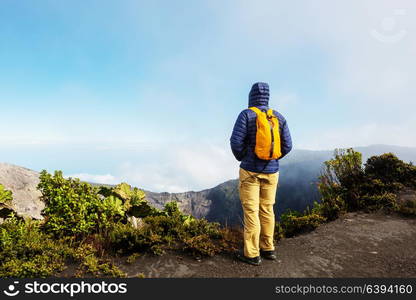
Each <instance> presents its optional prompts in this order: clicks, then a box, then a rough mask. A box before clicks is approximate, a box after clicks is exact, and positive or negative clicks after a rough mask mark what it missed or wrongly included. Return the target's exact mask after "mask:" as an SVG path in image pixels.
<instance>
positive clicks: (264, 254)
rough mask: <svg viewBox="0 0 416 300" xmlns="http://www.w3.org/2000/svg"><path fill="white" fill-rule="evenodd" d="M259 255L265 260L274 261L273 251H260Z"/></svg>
mask: <svg viewBox="0 0 416 300" xmlns="http://www.w3.org/2000/svg"><path fill="white" fill-rule="evenodd" d="M260 255H261V257H263V258H265V259H270V260H276V258H277V257H276V253H275V252H274V251H263V250H260Z"/></svg>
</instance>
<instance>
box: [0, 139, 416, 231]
mask: <svg viewBox="0 0 416 300" xmlns="http://www.w3.org/2000/svg"><path fill="white" fill-rule="evenodd" d="M354 149H355V150H356V151H359V152H361V153H362V154H363V161H364V162H365V161H366V160H367V158H369V157H370V156H373V155H380V154H383V153H386V152H393V153H395V154H396V155H397V156H398V157H399V158H400V159H402V160H404V161H406V162H409V161H412V162H416V148H409V147H399V146H388V145H372V146H368V147H356V148H354ZM331 157H333V151H311V150H293V151H292V152H291V153H290V154H289V155H288V156H287V157H285V158H284V159H282V161H281V167H280V176H279V188H278V191H277V198H276V205H275V212H276V215H277V216H279V215H280V214H281V213H282V212H284V211H285V210H286V209H288V208H290V209H295V210H298V211H303V210H304V209H306V208H307V207H308V206H312V204H313V202H314V201H315V200H318V199H319V193H318V190H317V187H316V183H317V180H318V176H319V174H320V172H321V170H322V166H323V162H324V161H326V160H328V159H330V158H331ZM0 183H1V184H3V185H4V186H5V187H6V188H7V189H10V190H12V191H13V196H14V199H13V203H12V209H13V210H14V211H16V212H17V213H18V214H19V215H24V216H30V217H32V218H37V219H39V218H42V217H41V215H40V212H41V210H42V209H43V207H44V204H43V202H41V201H40V200H39V196H40V192H39V191H38V190H37V189H36V186H37V184H38V183H39V173H37V172H35V171H32V170H29V169H26V168H22V167H18V166H13V165H10V164H4V163H0ZM145 192H146V198H147V199H148V201H149V202H150V203H151V204H153V205H154V206H155V207H158V208H161V207H163V206H164V205H165V203H167V202H170V201H177V202H178V204H179V207H180V208H181V210H182V211H184V212H185V213H188V214H192V215H193V216H195V217H197V218H202V217H204V218H206V219H208V220H209V221H217V222H220V223H222V224H229V225H234V224H242V210H241V204H240V200H239V193H238V180H237V179H234V180H229V181H226V182H224V183H221V184H219V185H217V186H216V187H213V188H211V189H206V190H202V191H199V192H194V191H190V192H184V193H154V192H151V191H145ZM7 211H8V209H6V208H3V207H2V206H1V205H0V218H1V217H2V212H4V213H7Z"/></svg>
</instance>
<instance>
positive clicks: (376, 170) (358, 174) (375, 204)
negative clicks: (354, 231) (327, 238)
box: [275, 149, 416, 239]
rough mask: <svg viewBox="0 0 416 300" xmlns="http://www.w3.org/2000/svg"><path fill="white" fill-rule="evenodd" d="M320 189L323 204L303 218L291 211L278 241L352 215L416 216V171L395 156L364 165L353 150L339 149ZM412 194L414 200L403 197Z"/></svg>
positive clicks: (278, 227)
mask: <svg viewBox="0 0 416 300" xmlns="http://www.w3.org/2000/svg"><path fill="white" fill-rule="evenodd" d="M318 189H319V192H320V194H321V201H320V202H319V203H315V205H314V207H313V209H312V210H307V211H305V212H304V213H303V214H302V213H299V212H297V211H291V210H289V211H287V212H285V213H283V214H282V215H281V217H280V222H279V223H277V224H276V228H275V238H276V239H280V238H282V237H291V236H294V235H296V234H299V233H303V232H308V231H311V230H313V229H315V228H316V227H318V226H319V225H320V224H322V223H324V222H327V221H331V220H335V219H337V218H338V217H339V216H340V215H341V214H343V213H346V212H350V211H357V210H362V211H367V212H371V211H378V210H383V211H384V212H387V213H391V212H398V213H401V214H403V215H406V216H416V196H415V195H416V167H415V166H414V165H413V164H412V163H405V162H403V161H401V160H400V159H398V158H397V157H396V156H395V155H394V154H392V153H386V154H382V155H379V156H372V157H370V158H369V159H368V160H367V162H366V163H365V164H364V165H363V163H362V155H361V153H359V152H356V151H354V150H353V149H337V150H335V153H334V158H333V159H330V160H328V161H326V162H325V163H324V168H323V171H322V174H321V176H320V178H319V183H318ZM406 191H410V195H413V196H412V198H406V199H405V200H402V199H401V197H400V195H401V193H403V192H406Z"/></svg>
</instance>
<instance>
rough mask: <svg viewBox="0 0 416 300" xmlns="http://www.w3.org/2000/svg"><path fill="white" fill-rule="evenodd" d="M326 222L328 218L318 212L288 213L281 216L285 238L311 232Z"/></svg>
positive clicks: (281, 225) (280, 225)
mask: <svg viewBox="0 0 416 300" xmlns="http://www.w3.org/2000/svg"><path fill="white" fill-rule="evenodd" d="M325 222H326V218H325V217H323V216H321V215H319V214H318V213H316V212H307V213H305V214H302V213H300V212H297V211H288V212H286V213H283V214H282V215H281V216H280V224H279V225H278V226H279V227H281V232H282V233H283V235H284V237H292V236H294V235H297V234H299V233H304V232H309V231H312V230H314V229H315V228H317V227H318V226H319V225H321V224H322V223H325Z"/></svg>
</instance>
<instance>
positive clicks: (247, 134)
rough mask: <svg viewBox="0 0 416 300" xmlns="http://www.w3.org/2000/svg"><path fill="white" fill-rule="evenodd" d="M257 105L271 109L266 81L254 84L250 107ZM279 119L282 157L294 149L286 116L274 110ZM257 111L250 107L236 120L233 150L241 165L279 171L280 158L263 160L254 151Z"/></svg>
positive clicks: (249, 168)
mask: <svg viewBox="0 0 416 300" xmlns="http://www.w3.org/2000/svg"><path fill="white" fill-rule="evenodd" d="M252 106H256V107H258V108H259V109H261V110H267V109H269V85H268V84H267V83H264V82H257V83H255V84H253V86H252V88H251V90H250V94H249V100H248V107H252ZM273 112H274V115H275V116H276V117H277V118H278V119H279V129H280V140H281V150H282V156H281V157H280V158H282V157H284V156H285V155H286V154H288V153H289V152H290V150H292V138H291V137H290V132H289V128H288V126H287V122H286V120H285V118H284V117H283V116H282V115H281V114H280V113H278V112H277V111H275V110H273ZM256 117H257V116H256V113H255V112H254V111H252V110H250V109H245V110H243V111H242V112H241V113H240V114H239V115H238V118H237V121H236V122H235V125H234V129H233V133H232V135H231V138H230V144H231V150H232V151H233V154H234V156H235V158H236V159H237V160H238V161H241V164H240V167H241V168H243V169H245V170H247V171H251V172H257V173H267V174H270V173H276V172H277V171H279V160H278V159H274V160H262V159H259V158H258V157H257V156H256V154H255V153H254V147H255V145H256Z"/></svg>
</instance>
